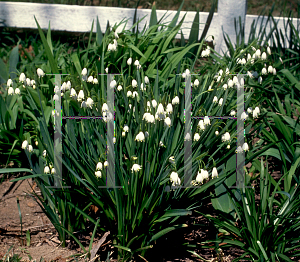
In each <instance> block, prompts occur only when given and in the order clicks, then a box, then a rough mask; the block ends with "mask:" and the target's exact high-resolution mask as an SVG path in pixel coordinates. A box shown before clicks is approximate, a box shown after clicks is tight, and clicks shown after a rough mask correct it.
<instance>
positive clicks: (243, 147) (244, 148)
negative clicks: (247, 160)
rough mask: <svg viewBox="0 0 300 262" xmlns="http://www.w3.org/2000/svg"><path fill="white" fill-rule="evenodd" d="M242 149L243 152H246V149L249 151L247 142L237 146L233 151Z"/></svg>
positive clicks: (240, 151) (239, 151)
mask: <svg viewBox="0 0 300 262" xmlns="http://www.w3.org/2000/svg"><path fill="white" fill-rule="evenodd" d="M243 150H244V151H245V152H246V151H249V146H248V144H247V143H244V144H243V146H242V147H241V146H239V147H238V148H237V150H236V151H235V152H236V153H242V152H243Z"/></svg>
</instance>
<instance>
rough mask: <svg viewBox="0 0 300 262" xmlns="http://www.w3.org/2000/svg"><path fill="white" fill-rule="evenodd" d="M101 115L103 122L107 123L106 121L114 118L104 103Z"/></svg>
mask: <svg viewBox="0 0 300 262" xmlns="http://www.w3.org/2000/svg"><path fill="white" fill-rule="evenodd" d="M102 116H103V121H104V122H105V123H107V121H112V120H113V118H114V116H113V114H112V113H111V112H109V110H108V105H107V104H106V103H104V104H103V105H102Z"/></svg>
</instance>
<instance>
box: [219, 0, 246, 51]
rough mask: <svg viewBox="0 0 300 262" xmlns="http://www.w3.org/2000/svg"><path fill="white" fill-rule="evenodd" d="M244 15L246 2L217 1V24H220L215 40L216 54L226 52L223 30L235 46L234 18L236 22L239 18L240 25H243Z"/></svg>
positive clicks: (241, 0) (232, 0) (235, 0)
mask: <svg viewBox="0 0 300 262" xmlns="http://www.w3.org/2000/svg"><path fill="white" fill-rule="evenodd" d="M246 13H247V0H218V22H219V24H220V27H219V33H218V37H217V40H216V51H217V52H218V53H220V54H223V52H224V53H225V52H227V47H226V44H225V41H224V38H223V30H224V32H225V33H227V34H228V36H229V37H230V40H231V42H232V43H233V44H235V43H236V33H235V29H234V18H236V20H237V22H238V21H239V16H240V17H241V22H242V25H245V20H246ZM222 27H223V28H222ZM238 28H239V27H238Z"/></svg>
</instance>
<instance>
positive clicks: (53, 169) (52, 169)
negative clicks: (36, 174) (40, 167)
mask: <svg viewBox="0 0 300 262" xmlns="http://www.w3.org/2000/svg"><path fill="white" fill-rule="evenodd" d="M50 169H51V174H54V173H56V171H55V168H54V167H52V165H49V166H45V168H44V173H45V174H49V173H50Z"/></svg>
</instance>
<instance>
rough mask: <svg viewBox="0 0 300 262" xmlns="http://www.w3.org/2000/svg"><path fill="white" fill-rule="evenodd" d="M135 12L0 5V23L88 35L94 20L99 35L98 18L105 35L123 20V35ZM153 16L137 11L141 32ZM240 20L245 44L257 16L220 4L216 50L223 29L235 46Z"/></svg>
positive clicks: (236, 1) (237, 1)
mask: <svg viewBox="0 0 300 262" xmlns="http://www.w3.org/2000/svg"><path fill="white" fill-rule="evenodd" d="M134 12H135V9H130V8H118V7H99V6H97V7H95V6H77V5H59V4H37V3H21V2H0V21H1V20H2V21H4V24H2V26H7V27H16V28H30V29H37V25H36V23H35V20H34V15H35V17H36V19H37V21H38V22H39V24H40V26H41V28H42V29H48V24H49V21H50V26H51V30H53V31H55V30H56V31H69V32H88V31H90V30H91V26H92V21H93V20H94V21H95V24H94V29H93V31H94V32H96V19H97V16H98V19H99V22H100V26H101V29H102V31H103V32H104V31H105V29H106V24H107V21H109V23H110V25H114V24H115V23H120V21H121V20H122V19H124V18H126V19H129V20H128V22H127V24H126V26H125V24H124V25H122V26H120V27H119V28H118V30H120V31H121V30H122V29H123V27H124V26H125V29H129V28H130V27H131V26H132V24H133V16H134ZM166 12H167V11H166V10H157V19H158V20H159V19H160V18H161V17H162V16H163V15H164V14H165V13H166ZM186 13H187V14H186ZM150 14H151V9H138V11H137V19H141V18H143V17H144V16H146V18H145V19H144V20H143V21H142V22H141V23H140V26H139V28H140V30H142V28H143V27H144V25H145V24H146V23H147V24H149V19H150ZM175 14H176V11H168V13H167V15H166V16H165V19H164V20H163V21H164V22H170V21H171V20H172V18H173V17H174V15H175ZM184 14H186V18H185V20H184V23H183V26H182V32H183V34H184V36H185V38H188V37H189V32H190V28H191V26H192V22H193V20H194V17H195V15H196V12H185V11H182V12H181V13H180V16H179V18H178V22H179V21H180V20H181V19H182V17H183V16H184ZM208 14H209V13H208V12H200V32H199V35H200V36H201V33H202V30H203V28H204V25H205V22H206V20H207V17H208ZM239 16H241V19H242V23H245V41H247V40H248V37H249V34H250V28H251V24H252V22H253V21H254V20H255V21H256V20H257V19H258V16H256V15H246V0H219V2H218V12H217V13H214V16H213V20H212V23H211V25H210V28H209V31H208V34H207V36H212V35H213V36H214V37H215V41H216V50H217V51H218V52H221V51H223V52H224V51H226V48H225V44H224V40H223V33H222V28H223V30H224V31H225V32H226V33H228V35H229V36H230V39H231V41H232V42H233V43H235V40H236V38H235V29H234V18H236V19H237V20H238V18H239ZM262 19H263V24H266V21H267V17H264V18H260V19H259V22H258V25H260V24H261V21H262ZM275 21H279V22H278V27H279V29H281V30H282V32H283V33H284V32H285V29H284V24H286V23H287V18H283V17H275ZM299 22H300V19H298V20H297V19H293V24H294V26H295V28H296V29H298V30H299V27H298V25H299ZM0 26H1V25H0ZM288 28H289V27H288ZM269 31H270V26H268V27H267V33H268V32H269ZM256 35H257V34H256ZM288 36H289V34H287V36H285V39H286V40H285V41H287V40H288ZM176 38H180V34H178V35H177V36H176ZM270 44H271V43H270Z"/></svg>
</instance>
